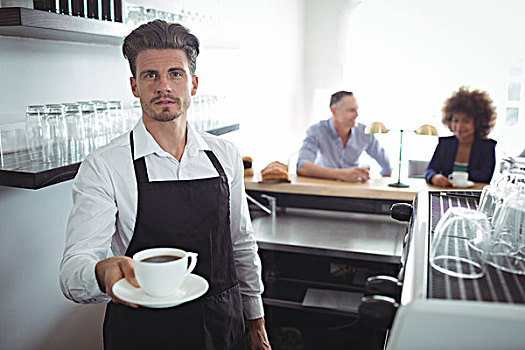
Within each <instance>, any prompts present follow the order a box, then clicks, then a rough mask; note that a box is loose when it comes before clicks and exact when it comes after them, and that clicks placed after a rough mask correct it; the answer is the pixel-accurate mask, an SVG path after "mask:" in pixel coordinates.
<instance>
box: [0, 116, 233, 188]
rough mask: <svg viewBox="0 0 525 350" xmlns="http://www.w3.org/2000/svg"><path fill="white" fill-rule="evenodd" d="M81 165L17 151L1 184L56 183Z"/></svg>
mask: <svg viewBox="0 0 525 350" xmlns="http://www.w3.org/2000/svg"><path fill="white" fill-rule="evenodd" d="M235 130H239V124H231V125H227V126H222V127H219V128H215V129H211V130H208V132H209V133H210V134H213V135H224V134H226V133H229V132H232V131H235ZM79 167H80V163H73V164H67V165H63V166H59V167H57V166H53V165H52V164H43V163H34V162H31V161H30V160H29V155H28V154H27V151H24V152H17V153H16V154H13V155H12V157H10V161H6V162H5V164H4V165H3V166H0V186H8V187H18V188H27V189H32V190H37V189H39V188H43V187H47V186H50V185H54V184H57V183H60V182H63V181H67V180H71V179H73V178H74V177H75V176H76V174H77V171H78V168H79Z"/></svg>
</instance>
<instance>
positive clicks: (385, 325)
mask: <svg viewBox="0 0 525 350" xmlns="http://www.w3.org/2000/svg"><path fill="white" fill-rule="evenodd" d="M398 308H399V304H398V303H397V302H396V301H395V300H394V299H392V298H389V297H385V296H383V295H371V296H366V297H363V298H361V304H360V305H359V317H360V319H361V320H362V321H363V322H365V323H367V324H369V325H370V326H372V327H374V328H379V329H383V330H386V329H390V328H391V327H392V323H393V322H394V316H395V315H396V311H397V309H398Z"/></svg>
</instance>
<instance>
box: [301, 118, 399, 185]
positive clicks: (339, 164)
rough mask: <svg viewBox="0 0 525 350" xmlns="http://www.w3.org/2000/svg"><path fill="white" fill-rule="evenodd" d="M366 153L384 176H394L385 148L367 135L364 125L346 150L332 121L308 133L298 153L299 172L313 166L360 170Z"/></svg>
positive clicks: (310, 129)
mask: <svg viewBox="0 0 525 350" xmlns="http://www.w3.org/2000/svg"><path fill="white" fill-rule="evenodd" d="M363 151H364V152H366V153H368V155H369V156H370V157H372V158H374V159H375V160H376V161H377V163H378V164H379V165H380V166H381V175H391V174H392V167H391V166H390V161H389V160H388V156H387V155H386V152H385V150H384V149H383V147H381V146H380V145H379V142H377V140H376V138H375V137H374V135H372V134H365V125H364V124H360V123H357V124H356V126H355V127H353V128H352V132H351V133H350V138H349V139H348V142H347V143H346V147H343V140H341V138H340V137H339V134H338V133H337V130H336V129H335V126H334V123H333V121H332V118H330V119H328V120H322V121H320V122H319V123H317V124H315V125H312V126H311V127H310V128H309V129H308V131H307V132H306V138H305V139H304V141H303V147H301V150H300V151H299V158H298V160H297V169H299V168H301V166H302V165H303V164H304V163H307V162H312V163H314V164H317V165H320V166H324V167H326V168H337V169H345V168H351V167H354V166H357V161H358V159H359V157H360V156H361V153H363Z"/></svg>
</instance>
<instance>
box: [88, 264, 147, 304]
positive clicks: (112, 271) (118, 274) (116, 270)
mask: <svg viewBox="0 0 525 350" xmlns="http://www.w3.org/2000/svg"><path fill="white" fill-rule="evenodd" d="M95 274H96V276H97V282H98V286H99V287H100V290H101V291H103V292H104V293H106V294H107V295H109V296H110V297H111V300H112V301H113V302H114V303H121V304H124V305H127V306H131V307H134V308H136V307H138V305H136V304H131V303H128V302H125V301H124V300H121V299H119V298H117V297H116V296H115V295H114V294H113V285H115V283H117V282H118V281H119V280H121V279H123V278H125V279H126V280H127V281H128V282H129V283H130V284H131V285H132V286H134V287H139V284H138V282H137V280H136V279H135V271H134V270H133V260H132V259H131V258H130V257H127V256H117V257H113V258H107V259H104V260H100V261H99V262H98V263H97V265H95Z"/></svg>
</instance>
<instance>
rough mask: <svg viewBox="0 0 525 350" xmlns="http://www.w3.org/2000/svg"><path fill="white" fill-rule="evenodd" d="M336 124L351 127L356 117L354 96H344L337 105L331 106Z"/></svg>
mask: <svg viewBox="0 0 525 350" xmlns="http://www.w3.org/2000/svg"><path fill="white" fill-rule="evenodd" d="M331 111H332V114H333V115H334V122H335V124H336V125H338V126H341V127H343V128H353V127H354V126H355V119H356V118H357V115H358V114H357V101H356V100H355V97H354V96H344V97H343V98H342V99H341V101H340V102H339V106H337V107H332V108H331Z"/></svg>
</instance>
